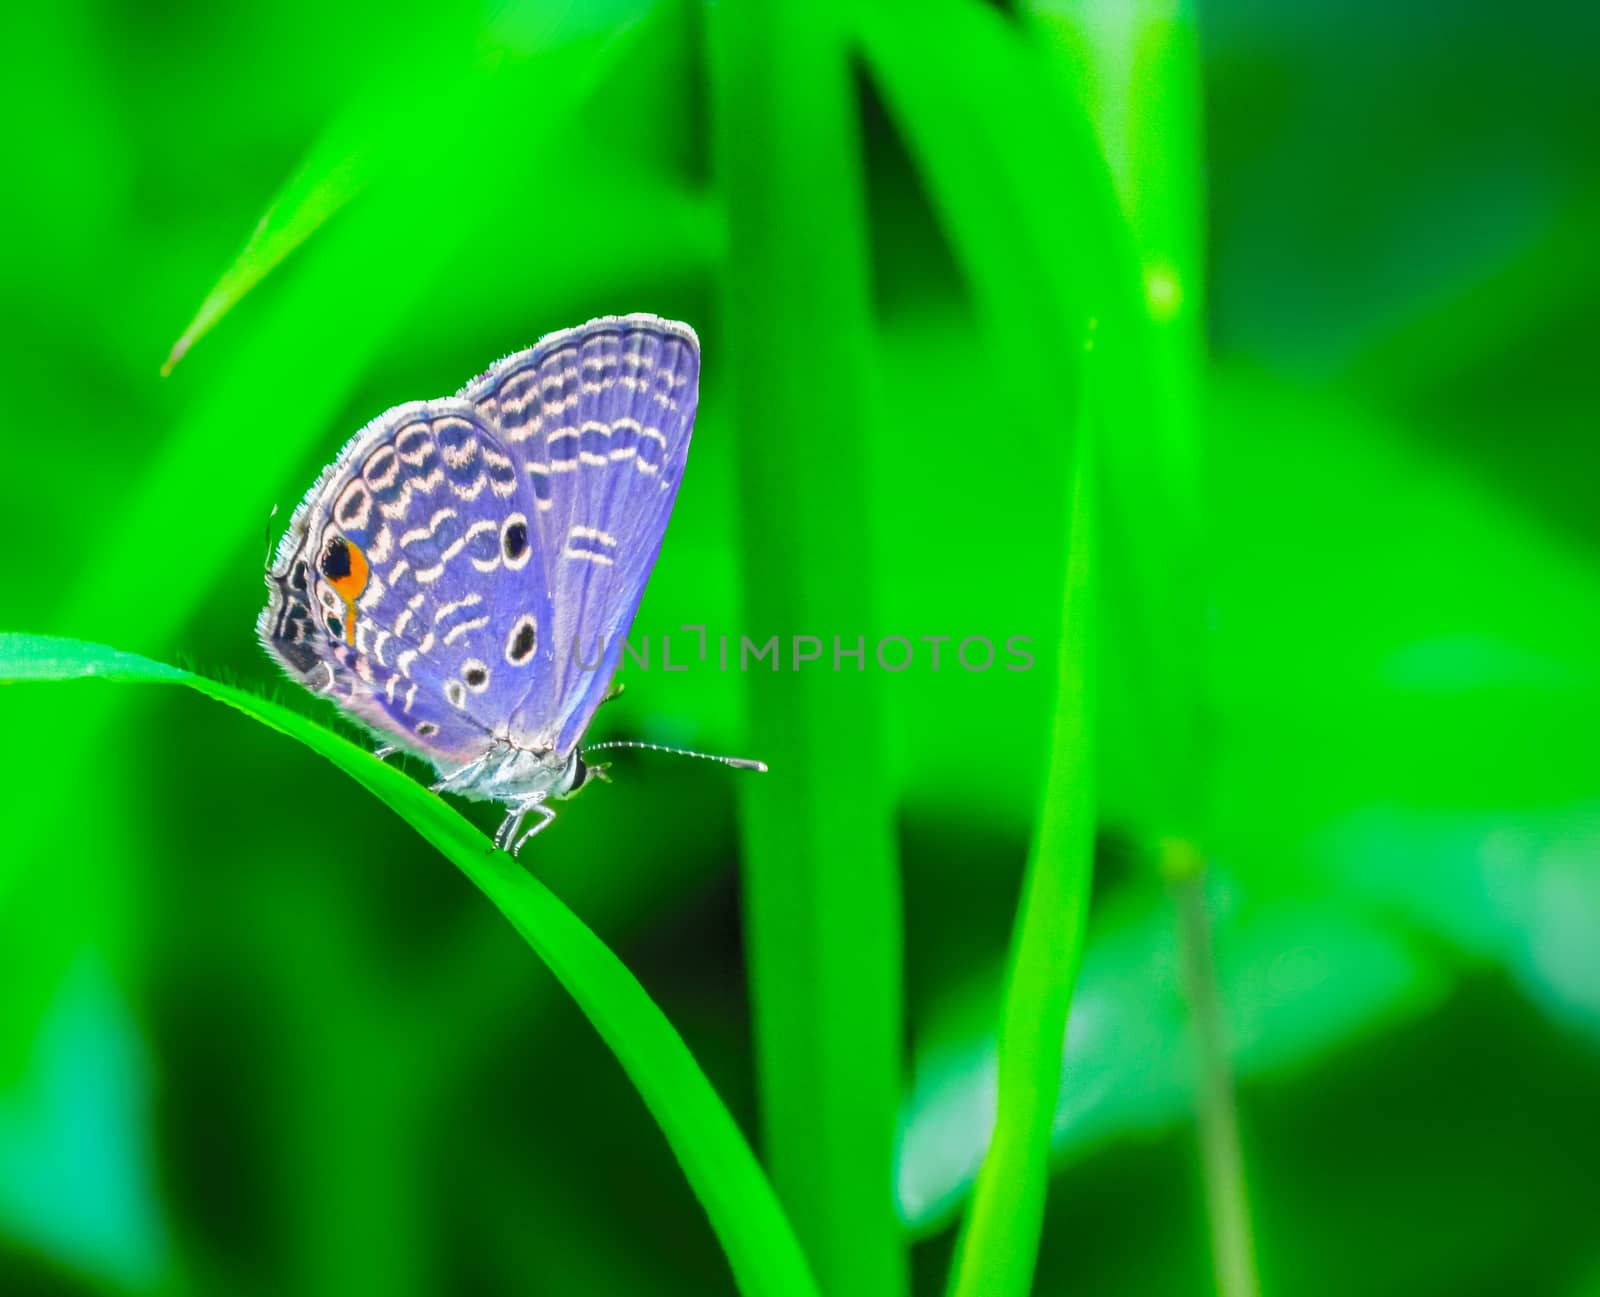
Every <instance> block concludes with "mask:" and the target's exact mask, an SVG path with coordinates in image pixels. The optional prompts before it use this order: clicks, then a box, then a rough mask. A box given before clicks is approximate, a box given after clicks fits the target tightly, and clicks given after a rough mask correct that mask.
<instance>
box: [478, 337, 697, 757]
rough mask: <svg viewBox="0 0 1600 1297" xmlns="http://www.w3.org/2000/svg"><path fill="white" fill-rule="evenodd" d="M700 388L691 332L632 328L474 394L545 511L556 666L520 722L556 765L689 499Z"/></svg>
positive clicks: (587, 715)
mask: <svg viewBox="0 0 1600 1297" xmlns="http://www.w3.org/2000/svg"><path fill="white" fill-rule="evenodd" d="M699 377H700V348H699V343H698V341H697V340H696V338H695V335H694V332H693V330H691V329H690V328H689V327H688V326H687V325H682V324H676V323H672V322H669V321H666V320H659V319H656V318H655V317H653V316H628V317H624V318H621V319H608V320H597V321H595V322H593V323H591V324H588V325H585V326H583V327H582V328H579V329H573V330H571V331H570V332H568V333H566V334H558V335H556V336H555V337H553V338H549V339H546V340H545V341H544V342H542V343H540V345H539V346H537V347H535V348H533V349H532V350H531V351H528V352H524V353H522V354H520V355H517V356H512V357H510V358H509V359H507V360H505V361H502V362H501V363H500V364H499V365H497V366H495V368H494V369H492V370H490V371H489V373H487V374H485V375H484V376H483V377H482V378H481V379H479V380H477V382H475V383H473V384H471V385H469V386H468V388H467V389H466V390H465V391H463V393H462V395H463V397H466V398H468V399H471V400H472V401H473V402H474V403H475V404H476V405H477V407H478V409H479V410H480V411H481V412H482V413H483V415H484V418H485V420H486V421H488V422H491V423H492V424H493V425H494V427H495V428H496V429H497V430H498V432H499V434H500V437H501V439H502V441H503V442H504V443H505V445H506V446H507V448H508V449H509V451H510V453H511V456H512V458H513V459H514V460H515V462H516V465H517V469H518V471H519V473H521V474H522V475H523V477H524V478H525V479H526V481H527V482H528V484H529V486H530V490H531V494H532V497H533V509H532V514H533V517H534V519H535V520H536V523H537V531H538V537H539V547H540V550H541V553H542V554H543V557H544V567H545V570H546V571H547V572H548V574H549V582H550V596H551V616H552V621H551V626H550V637H549V646H550V649H551V652H552V659H551V663H550V670H549V672H548V673H540V674H539V675H537V676H536V677H535V678H534V679H533V680H532V681H531V682H530V689H529V692H528V693H527V695H526V696H525V697H524V698H523V699H522V700H521V701H520V704H519V705H518V707H517V708H516V711H515V713H514V714H513V716H512V718H511V719H512V726H513V729H514V730H515V731H517V732H520V733H522V734H524V735H528V736H531V737H533V738H534V739H535V740H536V741H539V742H543V743H548V744H549V745H550V746H552V747H554V748H555V750H556V751H557V752H560V753H566V752H568V751H570V750H571V749H572V748H573V746H574V745H575V744H576V743H577V742H578V739H579V738H580V737H581V735H582V733H583V731H584V729H585V728H587V726H588V724H589V721H590V719H591V718H592V717H593V715H594V711H595V708H596V707H598V706H599V705H600V701H601V700H602V698H603V697H604V696H605V691H606V688H607V686H608V684H609V682H610V679H611V675H612V673H613V671H614V670H615V668H616V665H617V662H618V660H619V658H620V656H621V653H622V649H623V642H624V639H625V637H626V635H627V633H628V629H629V627H630V626H631V624H632V622H633V616H634V613H635V611H636V610H637V608H638V606H639V600H640V598H641V597H642V595H643V593H644V588H645V583H646V582H647V581H648V580H649V577H650V570H651V568H652V567H653V566H654V564H655V560H656V556H657V554H658V553H659V552H660V549H661V541H662V537H663V535H664V534H665V531H666V526H667V521H668V519H669V517H670V515H671V513H672V505H673V501H674V500H675V499H676V498H677V492H678V484H679V481H680V480H681V478H682V474H683V466H684V460H685V457H686V456H687V454H688V451H689V439H690V435H691V434H692V432H693V429H694V416H695V409H696V405H697V403H698V400H699Z"/></svg>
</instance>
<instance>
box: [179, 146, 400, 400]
mask: <svg viewBox="0 0 1600 1297" xmlns="http://www.w3.org/2000/svg"><path fill="white" fill-rule="evenodd" d="M353 136H354V137H353ZM358 137H359V132H357V133H352V132H351V130H350V123H349V122H348V121H342V122H337V123H335V124H334V126H333V127H332V128H330V130H329V131H328V132H327V133H326V134H324V135H323V137H322V138H321V139H320V140H319V141H318V142H317V143H316V144H315V145H313V146H312V149H311V152H310V153H309V154H308V155H307V156H306V159H305V161H304V162H302V163H301V164H300V168H299V170H298V171H296V172H295V173H294V175H293V176H291V177H290V178H289V180H288V181H287V182H286V183H285V184H284V186H283V188H282V189H281V190H279V191H278V194H277V196H276V197H275V198H274V199H273V200H272V202H271V203H270V204H268V206H267V210H266V212H265V213H263V214H262V217H261V219H260V220H259V221H258V222H257V223H256V227H255V229H254V230H252V231H251V232H250V238H249V241H248V242H246V244H245V245H244V249H243V250H242V251H241V252H240V253H239V255H238V256H237V257H235V258H234V259H233V261H232V263H231V264H230V265H229V266H228V268H227V269H226V270H224V271H223V272H222V276H221V278H219V279H218V280H217V282H216V284H214V285H213V286H212V289H211V291H210V292H209V293H207V294H206V297H205V300H204V301H203V302H201V303H200V309H199V310H198V311H196V312H195V314H194V318H193V319H192V320H190V321H189V323H188V326H187V327H186V328H185V329H184V331H183V333H182V334H180V335H179V337H178V340H177V341H176V342H174V343H173V344H172V350H171V351H169V352H168V353H167V358H166V360H164V361H163V362H162V364H161V377H163V378H166V377H167V376H168V375H170V374H171V373H172V371H173V370H174V369H175V368H177V364H178V362H179V361H180V360H182V359H183V358H184V356H186V355H187V354H188V352H189V348H190V347H192V346H194V344H195V343H196V342H198V341H199V340H200V339H201V338H202V337H204V336H205V335H206V334H207V333H209V332H210V331H211V329H212V327H213V326H214V325H215V324H216V323H217V321H219V320H220V319H222V317H223V316H224V315H226V314H227V313H228V312H229V311H230V310H232V309H233V307H234V306H235V305H237V304H238V302H239V300H240V299H241V298H242V297H244V295H245V294H246V293H248V292H249V291H250V290H251V289H252V288H254V287H255V286H256V285H257V284H259V283H260V282H261V281H262V280H263V279H265V278H266V277H267V275H268V274H269V273H270V272H271V271H273V270H274V269H276V268H277V266H278V265H279V264H281V263H282V262H283V260H284V259H285V258H286V257H287V256H288V255H289V254H290V253H291V252H293V251H294V250H295V249H296V248H298V247H299V246H300V245H301V244H302V243H304V242H305V241H306V240H307V239H309V238H310V237H311V236H312V235H313V234H314V233H316V231H317V230H319V229H320V228H321V227H322V226H323V225H324V224H325V223H326V222H327V221H328V220H329V219H331V218H332V217H333V215H334V214H335V213H336V212H338V211H339V209H340V208H342V207H343V206H344V205H345V204H346V203H348V202H349V201H350V200H351V199H352V198H354V197H355V196H356V195H357V194H358V193H360V192H361V190H362V189H364V188H365V187H366V184H367V180H368V177H369V175H370V172H371V162H372V154H371V150H370V148H368V147H367V146H365V145H364V144H362V143H360V142H359V138H358Z"/></svg>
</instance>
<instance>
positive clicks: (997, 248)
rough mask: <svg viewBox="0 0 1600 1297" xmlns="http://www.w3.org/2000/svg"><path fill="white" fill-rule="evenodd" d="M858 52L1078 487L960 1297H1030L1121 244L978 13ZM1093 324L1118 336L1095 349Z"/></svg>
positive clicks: (1067, 948) (1057, 1050)
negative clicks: (1092, 373)
mask: <svg viewBox="0 0 1600 1297" xmlns="http://www.w3.org/2000/svg"><path fill="white" fill-rule="evenodd" d="M860 32H861V36H862V41H863V48H864V52H865V54H866V57H867V61H868V66H869V68H870V71H871V73H872V75H873V76H874V77H875V78H876V79H877V80H878V82H879V84H880V85H881V86H882V89H883V94H884V98H885V101H886V103H887V104H888V106H889V110H890V112H891V114H892V115H893V116H894V117H895V119H896V120H897V121H898V123H899V124H900V128H901V130H902V132H903V133H904V135H905V136H906V139H907V141H908V143H909V144H910V146H911V150H912V153H913V156H914V157H915V158H916V159H917V161H918V163H919V165H920V167H921V169H922V171H923V173H924V175H925V177H926V179H927V182H928V187H929V192H930V195H931V196H932V199H933V202H934V204H935V207H936V209H937V210H938V211H939V213H940V217H941V220H942V221H943V222H944V224H945V227H946V229H947V231H948V233H949V236H950V240H951V245H952V247H953V248H954V249H955V251H956V255H957V258H958V260H959V261H960V262H961V264H962V265H963V267H964V268H965V269H966V271H967V276H968V282H969V285H970V288H971V291H972V293H973V296H974V300H975V303H976V305H977V308H978V313H979V319H980V324H981V327H982V328H983V329H984V331H985V332H986V333H987V334H988V335H989V338H990V339H991V353H992V354H993V355H994V357H995V362H994V363H995V364H996V366H997V367H999V368H1000V371H1001V374H1002V376H1003V377H1004V379H1005V380H1006V381H1005V382H1004V383H1003V384H1002V385H1001V390H1002V391H1009V392H1011V393H1027V394H1028V396H1029V398H1030V400H1031V404H1021V403H1019V402H1018V401H1017V400H1016V399H1015V398H1014V399H1013V400H1012V401H1010V402H1008V403H1007V404H1006V408H1005V412H1004V413H1005V416H1006V422H1007V423H1009V424H1010V425H1012V426H1014V427H1016V428H1018V429H1034V428H1043V429H1044V435H1043V436H1040V437H1038V438H1037V442H1036V444H1035V443H1029V445H1028V449H1029V452H1030V459H1031V462H1032V463H1033V464H1034V466H1035V471H1038V472H1046V473H1051V474H1056V473H1059V474H1060V479H1059V480H1061V481H1062V483H1063V486H1064V487H1065V486H1066V485H1067V484H1069V483H1070V484H1071V490H1070V495H1071V503H1070V506H1069V508H1068V509H1067V516H1068V519H1069V531H1068V534H1067V536H1066V538H1065V540H1066V543H1065V544H1064V545H1063V547H1062V548H1063V553H1064V557H1065V571H1064V575H1063V577H1062V579H1061V583H1060V584H1058V585H1057V586H1056V587H1055V588H1056V589H1057V590H1061V589H1064V590H1065V597H1064V601H1063V608H1062V629H1061V638H1060V640H1059V642H1058V647H1057V660H1058V677H1057V683H1056V704H1055V711H1054V723H1053V729H1052V733H1051V737H1050V753H1051V755H1050V761H1049V767H1048V771H1047V775H1046V784H1045V790H1044V797H1043V800H1042V803H1041V806H1040V810H1039V816H1038V821H1037V826H1036V829H1035V834H1034V841H1033V844H1032V849H1031V850H1030V853H1029V860H1028V864H1027V869H1026V873H1025V877H1024V881H1023V890H1022V897H1021V901H1020V903H1019V908H1018V914H1017V923H1016V929H1015V933H1014V937H1013V948H1012V952H1011V957H1010V961H1009V967H1008V974H1007V985H1006V993H1005V999H1004V1002H1003V1005H1002V1009H1001V1021H1000V1029H999V1088H998V1094H997V1107H998V1111H997V1116H996V1124H995V1130H994V1134H993V1137H992V1139H991V1142H990V1145H989V1152H988V1156H987V1158H986V1159H985V1161H984V1164H983V1168H982V1170H981V1171H980V1173H979V1176H978V1181H977V1186H976V1189H975V1191H974V1195H973V1200H972V1204H971V1208H970V1211H969V1214H968V1217H967V1220H966V1222H965V1225H964V1227H963V1230H962V1233H961V1236H960V1238H959V1240H958V1243H957V1249H956V1255H955V1259H954V1262H953V1265H952V1269H951V1274H950V1291H951V1292H952V1293H953V1294H956V1297H971V1295H972V1294H977V1293H985V1294H1000V1295H1004V1297H1013V1295H1014V1297H1023V1295H1024V1294H1026V1293H1027V1292H1028V1291H1029V1290H1030V1286H1031V1283H1032V1277H1033V1272H1034V1267H1035V1261H1036V1257H1037V1252H1038V1246H1039V1236H1040V1231H1041V1228H1042V1222H1043V1214H1044V1202H1045V1194H1046V1190H1047V1188H1048V1183H1049V1149H1050V1137H1051V1129H1052V1124H1053V1118H1054V1111H1055V1100H1056V1094H1057V1092H1058V1089H1059V1086H1060V1079H1061V1042H1062V1039H1063V1036H1064V1034H1065V1030H1066V1023H1067V1012H1068V1008H1069V1005H1070V1001H1071V996H1072V987H1073V982H1074V980H1075V978H1076V975H1077V968H1078V963H1079V961H1080V958H1081V952H1082V946H1083V931H1084V922H1085V919H1086V916H1087V912H1088V901H1089V887H1090V869H1091V864H1092V845H1093V833H1094V826H1095V811H1096V807H1095V796H1094V791H1093V786H1094V764H1093V759H1092V754H1091V751H1090V736H1091V726H1092V722H1091V718H1090V712H1091V699H1090V697H1089V684H1090V681H1089V672H1088V658H1089V653H1090V638H1089V635H1090V629H1091V627H1090V616H1089V613H1090V604H1091V602H1092V591H1091V586H1090V573H1091V566H1090V564H1091V553H1092V548H1093V528H1094V526H1095V522H1094V519H1093V516H1092V514H1091V510H1090V508H1089V506H1090V504H1091V502H1092V501H1093V500H1094V499H1095V498H1096V496H1097V490H1096V486H1097V483H1096V481H1095V477H1094V474H1095V472H1096V468H1095V465H1094V464H1093V463H1092V462H1090V460H1089V458H1088V455H1087V451H1088V449H1089V444H1088V437H1089V435H1090V434H1091V424H1093V423H1094V422H1096V421H1097V420H1098V418H1099V417H1100V415H1101V411H1100V410H1099V409H1098V407H1097V406H1096V405H1095V404H1094V403H1093V402H1092V401H1091V399H1090V396H1091V393H1090V388H1089V385H1088V384H1087V381H1086V380H1087V372H1086V371H1087V346H1088V344H1089V343H1090V342H1091V341H1092V340H1093V339H1094V338H1095V337H1096V336H1100V337H1102V338H1104V340H1105V341H1110V342H1113V344H1114V346H1113V349H1112V350H1111V351H1110V353H1109V355H1107V356H1105V357H1103V358H1100V365H1103V363H1104V360H1110V361H1111V363H1112V365H1113V366H1120V365H1122V364H1124V363H1125V360H1124V356H1125V353H1124V352H1123V350H1122V349H1121V347H1120V345H1115V344H1120V342H1121V340H1122V334H1123V327H1122V326H1123V323H1124V321H1125V319H1126V317H1127V314H1128V311H1127V307H1126V304H1125V303H1124V302H1123V300H1122V297H1121V295H1120V291H1119V287H1118V284H1117V271H1118V270H1119V269H1121V268H1123V266H1124V260H1125V258H1126V252H1127V249H1126V233H1125V231H1124V230H1123V228H1122V227H1121V223H1120V221H1119V219H1118V217H1117V215H1116V212H1115V206H1114V202H1113V200H1112V196H1111V192H1110V185H1109V179H1108V177H1107V175H1106V174H1105V169H1104V166H1103V163H1102V161H1101V158H1100V156H1099V153H1098V150H1097V149H1096V147H1095V145H1094V144H1093V141H1092V138H1091V136H1090V133H1089V131H1088V128H1087V126H1086V124H1085V123H1084V122H1083V121H1082V116H1081V112H1080V111H1078V109H1077V107H1076V105H1074V104H1073V103H1072V102H1071V100H1070V99H1068V98H1066V97H1064V96H1062V95H1061V94H1060V92H1059V89H1058V88H1057V87H1056V86H1055V85H1054V84H1053V78H1052V77H1051V75H1050V73H1049V69H1048V66H1047V64H1046V63H1045V62H1044V60H1043V59H1041V57H1040V55H1039V52H1038V51H1037V49H1036V48H1034V47H1032V46H1030V45H1028V44H1027V43H1025V42H1024V41H1023V40H1022V39H1020V38H1019V36H1018V34H1017V32H1016V31H1015V29H1014V28H1013V27H1011V26H1010V25H1008V24H1006V23H1005V22H1004V21H1003V20H1001V19H1000V18H998V17H997V16H996V15H993V14H990V13H987V12H984V11H981V10H979V9H977V8H973V7H970V6H961V5H954V4H944V3H936V4H934V5H929V6H918V7H915V8H913V7H912V6H909V5H903V4H901V5H896V4H886V5H880V6H870V7H868V8H867V9H864V10H862V11H861V18H860ZM952 51H959V54H953V53H952ZM1096 321H1098V322H1099V324H1100V325H1101V326H1107V325H1109V326H1110V327H1101V328H1100V329H1099V330H1098V335H1097V332H1096V329H1095V323H1096ZM1106 335H1110V336H1109V337H1108V336H1106ZM1097 345H1098V344H1097ZM1098 367H1100V366H1097V368H1098ZM1101 381H1102V382H1103V379H1102V380H1101ZM1066 494H1068V492H1067V491H1065V490H1064V491H1063V495H1066ZM1064 503H1065V501H1064ZM1057 571H1058V572H1059V571H1061V569H1059V568H1058V569H1057Z"/></svg>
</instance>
